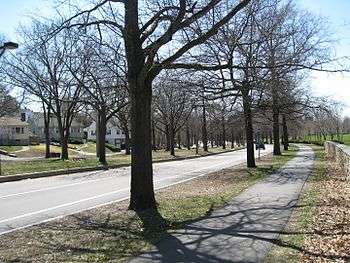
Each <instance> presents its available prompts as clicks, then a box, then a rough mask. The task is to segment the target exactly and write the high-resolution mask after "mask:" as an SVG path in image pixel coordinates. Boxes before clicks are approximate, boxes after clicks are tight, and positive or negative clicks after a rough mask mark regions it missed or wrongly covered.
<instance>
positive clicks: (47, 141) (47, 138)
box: [43, 105, 51, 158]
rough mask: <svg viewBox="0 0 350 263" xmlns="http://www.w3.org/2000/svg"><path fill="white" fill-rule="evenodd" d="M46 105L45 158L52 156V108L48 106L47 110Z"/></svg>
mask: <svg viewBox="0 0 350 263" xmlns="http://www.w3.org/2000/svg"><path fill="white" fill-rule="evenodd" d="M43 107H44V133H45V158H50V157H51V151H50V144H51V140H50V119H51V118H50V115H51V112H50V108H49V107H48V109H47V110H45V105H43Z"/></svg>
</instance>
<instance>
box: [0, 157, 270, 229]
mask: <svg viewBox="0 0 350 263" xmlns="http://www.w3.org/2000/svg"><path fill="white" fill-rule="evenodd" d="M266 154H268V153H266ZM241 161H242V160H236V162H237V163H236V164H239V163H241ZM227 163H228V161H225V162H222V163H220V164H216V165H212V166H209V167H205V168H201V169H197V170H193V171H189V172H186V173H183V174H182V175H185V174H189V173H195V172H198V171H203V170H207V169H211V168H214V167H217V166H222V165H224V164H225V165H226V164H227ZM229 164H231V161H230V162H229ZM232 165H235V164H234V163H232ZM224 168H226V167H223V169H224ZM209 173H210V172H209ZM207 174H208V172H204V173H202V174H199V175H196V176H192V177H190V178H187V179H183V180H180V181H177V182H174V183H171V184H167V185H164V186H159V187H155V190H159V189H162V188H167V187H170V186H173V185H176V184H180V183H184V182H187V181H190V180H193V179H196V178H199V177H202V176H205V175H207ZM173 178H174V176H171V177H165V178H162V179H159V180H156V181H155V183H158V182H161V181H164V180H168V179H173ZM175 178H176V177H175ZM105 179H107V178H101V179H96V180H89V182H92V181H100V180H105ZM108 179H110V178H108ZM82 183H86V182H82ZM77 184H81V183H74V184H69V185H65V186H61V188H62V187H68V186H71V185H77ZM50 188H51V189H52V188H57V187H50ZM50 188H44V189H40V190H41V191H45V190H50ZM40 190H33V191H35V192H37V191H40ZM126 190H130V187H128V188H123V189H120V190H117V191H112V192H108V193H104V194H101V195H96V196H92V197H89V198H85V199H81V200H77V201H74V202H70V203H65V204H61V205H58V206H54V207H50V208H46V209H42V210H39V211H35V212H31V213H27V214H23V215H19V216H16V217H12V218H8V219H4V220H1V221H0V223H5V222H9V221H13V220H16V219H20V218H24V217H28V216H31V215H35V214H40V213H44V212H48V211H51V210H55V209H58V208H62V207H66V206H72V205H75V204H79V203H82V202H86V201H90V200H94V199H98V198H101V197H104V196H108V195H111V194H116V193H118V192H122V191H126ZM33 191H28V192H23V193H17V194H13V195H20V194H27V193H30V192H33ZM0 198H2V197H0ZM127 199H129V197H123V198H120V199H117V200H113V201H109V202H105V203H102V204H98V205H94V206H90V207H87V208H82V209H79V210H76V211H74V212H72V213H67V214H63V215H60V216H56V217H52V218H48V219H45V220H42V221H39V222H35V223H32V224H27V225H24V226H20V227H16V228H13V229H10V230H6V231H3V232H0V235H4V234H7V233H11V232H13V231H17V230H20V229H24V228H28V227H31V226H35V225H38V224H42V223H46V222H50V221H53V220H56V219H60V218H63V217H65V216H69V215H73V214H76V213H80V212H83V211H88V210H92V209H94V208H98V207H101V206H105V205H109V204H112V203H117V202H121V201H123V200H127Z"/></svg>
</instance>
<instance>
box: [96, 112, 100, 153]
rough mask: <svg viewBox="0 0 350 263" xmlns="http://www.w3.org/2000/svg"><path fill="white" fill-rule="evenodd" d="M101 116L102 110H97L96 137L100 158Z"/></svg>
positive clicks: (97, 151)
mask: <svg viewBox="0 0 350 263" xmlns="http://www.w3.org/2000/svg"><path fill="white" fill-rule="evenodd" d="M100 118H101V114H100V111H97V112H96V122H95V123H96V132H95V134H96V135H95V137H96V157H97V158H100V149H101V147H100V123H101V121H100Z"/></svg>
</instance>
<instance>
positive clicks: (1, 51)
mask: <svg viewBox="0 0 350 263" xmlns="http://www.w3.org/2000/svg"><path fill="white" fill-rule="evenodd" d="M17 48H18V44H17V43H15V42H5V43H4V44H3V45H2V46H0V57H2V55H3V54H4V53H5V50H13V49H17ZM1 168H2V167H1V154H0V176H1V175H2V169H1Z"/></svg>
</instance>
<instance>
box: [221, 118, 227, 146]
mask: <svg viewBox="0 0 350 263" xmlns="http://www.w3.org/2000/svg"><path fill="white" fill-rule="evenodd" d="M221 126H222V149H224V150H225V149H226V125H225V117H224V116H222V118H221Z"/></svg>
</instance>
